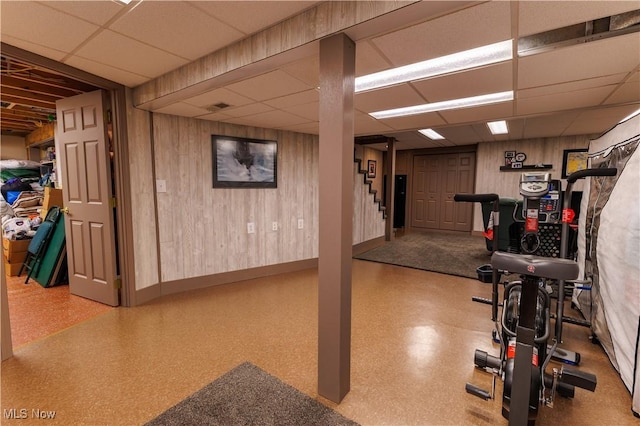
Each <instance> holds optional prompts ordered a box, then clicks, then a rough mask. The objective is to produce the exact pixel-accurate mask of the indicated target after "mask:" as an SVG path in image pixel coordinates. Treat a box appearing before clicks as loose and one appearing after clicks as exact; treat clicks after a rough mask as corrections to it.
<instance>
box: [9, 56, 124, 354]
mask: <svg viewBox="0 0 640 426" xmlns="http://www.w3.org/2000/svg"><path fill="white" fill-rule="evenodd" d="M2 55H3V58H4V57H5V56H6V57H11V58H15V59H16V60H19V61H21V62H24V63H27V64H29V65H30V66H32V67H33V68H34V69H39V70H44V71H45V72H50V73H53V74H56V75H58V76H63V77H64V78H65V79H75V80H77V81H80V82H82V84H84V85H85V86H87V90H89V89H93V90H95V89H96V88H98V89H102V90H103V91H104V93H105V94H107V95H109V96H111V102H109V106H110V108H109V110H108V111H107V112H108V113H107V114H105V116H106V117H109V120H108V121H109V123H110V124H111V125H112V126H113V127H110V128H109V133H110V136H111V135H113V145H112V146H113V151H112V153H111V155H110V156H109V155H108V156H107V159H106V160H105V164H104V166H105V167H106V168H109V169H110V170H112V172H113V173H112V177H113V180H112V184H113V185H112V187H113V191H114V194H115V196H116V199H117V200H118V204H117V210H116V207H113V210H115V214H114V225H115V223H118V225H119V226H118V228H116V229H114V230H113V231H111V237H110V238H111V239H113V240H114V242H115V243H117V244H118V245H119V246H123V245H125V249H124V251H125V252H126V251H127V249H128V247H130V242H129V241H128V240H127V238H126V237H125V235H126V234H125V233H124V230H126V229H130V222H131V218H130V215H128V214H126V211H127V208H128V206H129V203H128V190H127V189H126V188H125V187H124V186H123V184H122V183H123V182H126V181H127V178H128V169H126V167H124V166H125V165H126V161H125V160H124V159H123V157H124V158H126V131H125V130H126V120H125V93H124V90H125V88H124V87H123V86H121V85H119V84H116V83H113V82H110V81H107V80H104V79H102V78H100V77H97V76H94V75H91V74H88V73H85V72H82V71H79V70H76V69H74V68H72V67H68V66H66V65H64V64H61V63H58V62H56V61H52V60H49V59H47V58H44V57H40V56H38V55H35V54H32V53H30V52H26V51H23V50H21V49H18V48H14V47H12V46H8V45H5V44H2ZM54 93H55V90H54V91H52V94H51V96H53V94H54ZM45 95H46V94H45ZM57 99H60V95H59V93H58V94H57ZM99 117H100V118H102V115H100V116H99ZM123 176H125V177H126V178H125V177H123ZM110 186H111V185H110ZM63 191H64V183H63ZM122 251H123V250H120V251H119V253H118V254H117V255H116V257H115V258H114V259H113V260H112V261H111V262H113V265H114V266H115V265H116V264H117V263H118V261H120V264H119V265H118V266H119V268H118V270H119V274H120V275H119V277H118V279H116V280H114V281H113V283H110V284H111V285H116V282H117V283H119V284H120V285H121V288H120V292H119V293H120V301H119V303H120V304H123V305H126V306H129V305H130V304H131V299H132V293H130V292H129V290H130V288H135V285H134V284H133V283H132V282H131V283H130V282H129V280H125V279H124V277H125V276H127V277H132V276H133V274H128V272H129V271H130V269H129V268H131V267H132V264H131V263H130V261H128V260H127V257H128V256H125V255H123V253H122ZM123 259H124V260H123ZM114 269H115V268H114ZM6 278H7V285H8V287H9V289H10V290H9V292H8V295H9V311H10V313H11V318H12V319H14V318H15V315H14V313H15V314H16V315H22V314H25V315H33V318H36V319H37V320H38V321H39V322H40V323H42V322H45V323H48V324H44V326H43V327H42V329H43V330H48V331H47V333H50V332H55V331H57V330H59V329H61V328H66V327H68V326H71V325H73V324H74V322H78V321H83V320H85V319H88V318H90V317H91V316H95V315H97V314H100V313H102V312H105V311H107V310H109V309H113V308H112V307H109V306H107V305H101V304H99V303H97V302H93V301H91V300H88V299H83V298H80V297H76V296H74V297H71V296H70V294H69V286H62V287H60V288H56V287H51V288H43V287H41V286H40V285H39V284H38V283H36V282H34V281H33V280H32V281H30V284H29V285H27V286H25V285H24V278H25V277H24V276H23V277H21V278H15V277H6ZM129 284H131V286H132V287H129ZM27 290H30V292H29V291H27ZM38 300H40V302H41V303H45V302H49V304H48V305H44V304H40V305H37V306H30V305H33V304H34V303H37V301H38ZM16 303H21V304H22V305H23V306H22V307H20V308H19V307H16ZM29 306H30V307H29ZM21 313H22V314H21ZM45 313H51V315H50V318H51V319H50V320H46V319H45V318H46V315H45ZM25 324H26V325H25ZM28 324H29V320H28V318H20V320H19V321H18V320H16V324H15V326H14V324H12V325H11V329H12V330H17V332H18V333H21V332H24V330H20V328H21V327H29V325H28ZM33 324H35V322H34V323H33ZM55 324H58V325H55ZM14 334H15V333H14ZM23 334H24V333H23ZM33 334H34V333H31V332H29V333H26V334H25V335H26V336H27V340H31V339H33ZM35 334H36V335H37V337H36V339H37V338H42V337H44V336H43V335H42V334H43V332H42V331H40V332H38V333H35ZM45 335H46V333H45ZM29 336H31V337H29ZM24 340H25V339H24V338H23V339H22V340H21V342H22V343H25V342H24ZM14 341H17V339H14Z"/></svg>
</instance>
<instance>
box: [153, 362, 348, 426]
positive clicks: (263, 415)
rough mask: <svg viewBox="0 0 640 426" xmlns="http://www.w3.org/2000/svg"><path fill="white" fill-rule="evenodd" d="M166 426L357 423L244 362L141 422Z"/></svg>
mask: <svg viewBox="0 0 640 426" xmlns="http://www.w3.org/2000/svg"><path fill="white" fill-rule="evenodd" d="M167 425H176V426H178V425H179V426H183V425H278V426H286V425H291V426H294V425H318V426H334V425H335V426H342V425H344V426H357V425H358V423H356V422H353V421H351V420H349V419H347V418H345V417H343V416H342V415H341V414H340V413H337V412H336V411H334V410H332V409H331V408H328V407H326V406H324V405H322V404H321V403H319V402H318V401H316V400H315V399H313V398H310V397H309V396H307V395H305V394H303V393H302V392H300V391H298V390H297V389H295V388H293V387H292V386H289V385H287V384H286V383H284V382H282V381H280V380H278V379H277V378H276V377H274V376H272V375H270V374H268V373H266V372H265V371H263V370H261V369H260V368H258V367H256V366H255V365H253V364H251V363H249V362H245V363H243V364H240V365H239V366H238V367H236V368H234V369H233V370H231V371H229V372H228V373H226V374H224V375H223V376H221V377H220V378H218V379H217V380H215V381H213V382H212V383H210V384H209V385H207V386H205V387H204V388H202V389H201V390H199V391H198V392H196V393H194V394H193V395H191V396H190V397H188V398H187V399H185V400H183V401H182V402H180V403H178V404H177V405H175V406H173V407H171V408H170V409H168V410H167V411H165V412H164V413H162V414H160V415H159V416H158V417H156V418H155V419H153V420H151V421H150V422H148V423H147V424H146V426H167Z"/></svg>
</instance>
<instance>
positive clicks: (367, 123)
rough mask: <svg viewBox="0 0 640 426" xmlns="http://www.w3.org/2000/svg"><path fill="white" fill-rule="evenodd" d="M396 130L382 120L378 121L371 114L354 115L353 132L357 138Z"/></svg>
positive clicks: (356, 113) (360, 113) (355, 113)
mask: <svg viewBox="0 0 640 426" xmlns="http://www.w3.org/2000/svg"><path fill="white" fill-rule="evenodd" d="M392 130H394V129H393V127H390V126H388V125H387V124H386V123H384V122H383V121H380V120H376V119H375V118H373V117H371V116H370V115H369V114H364V113H362V112H359V111H355V112H354V114H353V132H354V134H355V135H356V136H359V135H371V134H376V133H385V132H390V131H392Z"/></svg>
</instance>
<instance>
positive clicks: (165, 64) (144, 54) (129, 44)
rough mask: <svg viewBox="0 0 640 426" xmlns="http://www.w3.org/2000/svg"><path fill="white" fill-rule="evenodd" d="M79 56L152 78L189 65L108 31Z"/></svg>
mask: <svg viewBox="0 0 640 426" xmlns="http://www.w3.org/2000/svg"><path fill="white" fill-rule="evenodd" d="M77 55H78V56H80V57H82V58H85V59H91V60H93V61H95V62H99V63H103V64H108V65H111V66H112V67H114V68H119V69H121V70H124V71H130V72H135V73H137V74H141V75H144V76H147V77H151V78H154V77H157V76H159V75H162V74H164V73H166V72H168V71H171V70H173V69H175V68H178V67H179V66H181V65H185V64H186V63H187V61H185V60H184V59H182V58H179V57H177V56H174V55H172V54H170V53H167V52H164V51H161V50H158V49H156V48H154V47H150V46H148V45H146V44H143V43H141V42H139V41H136V40H133V39H130V38H127V37H125V36H123V35H120V34H118V33H114V32H113V31H108V30H106V31H102V32H101V33H99V34H98V35H97V36H96V37H95V38H93V39H91V40H90V41H89V42H87V44H85V45H84V46H82V48H80V49H79V50H78V52H77Z"/></svg>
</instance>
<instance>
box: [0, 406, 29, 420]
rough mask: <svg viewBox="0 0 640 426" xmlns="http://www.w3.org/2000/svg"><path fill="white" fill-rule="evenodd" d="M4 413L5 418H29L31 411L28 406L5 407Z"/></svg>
mask: <svg viewBox="0 0 640 426" xmlns="http://www.w3.org/2000/svg"><path fill="white" fill-rule="evenodd" d="M2 414H3V416H4V418H5V419H27V418H29V411H27V409H26V408H5V409H4V411H3V413H2Z"/></svg>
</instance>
